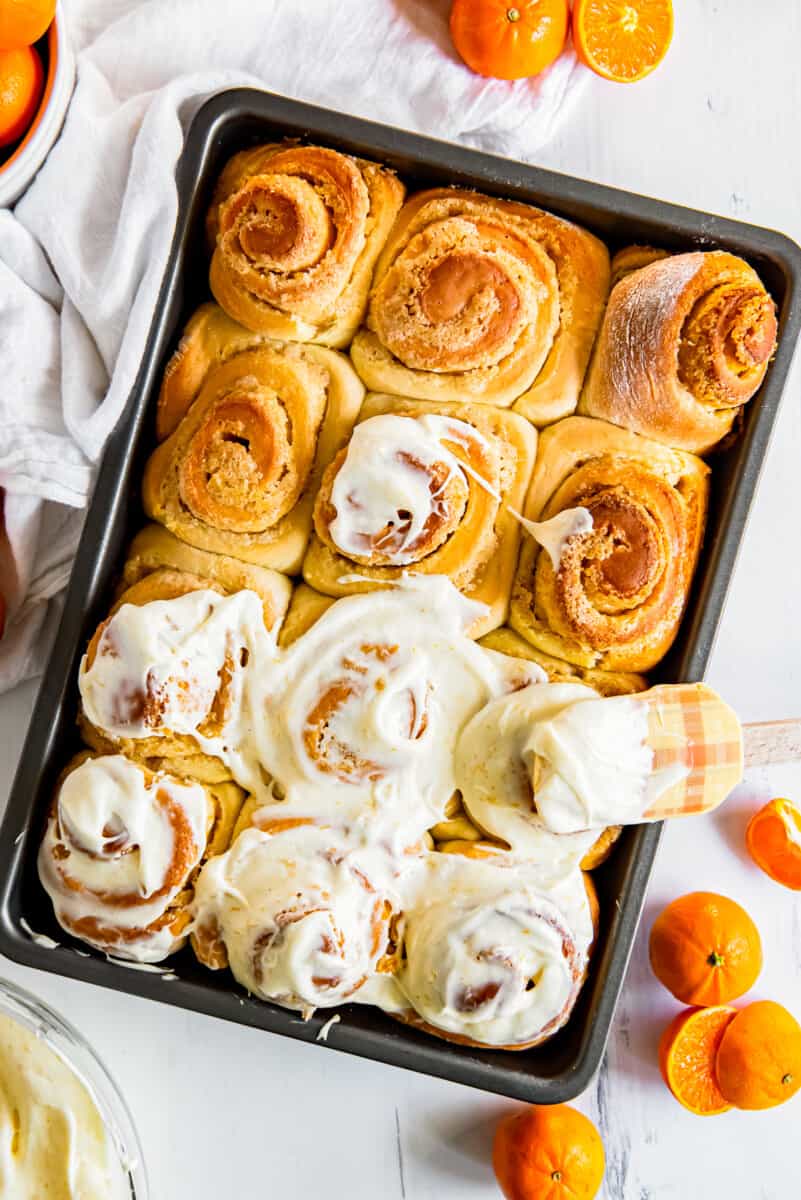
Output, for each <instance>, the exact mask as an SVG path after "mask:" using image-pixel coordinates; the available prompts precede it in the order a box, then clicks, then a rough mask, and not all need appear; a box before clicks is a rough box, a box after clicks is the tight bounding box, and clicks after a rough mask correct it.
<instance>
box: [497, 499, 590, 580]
mask: <svg viewBox="0 0 801 1200" xmlns="http://www.w3.org/2000/svg"><path fill="white" fill-rule="evenodd" d="M509 512H510V513H511V514H512V516H513V517H515V518H516V519H517V520H518V521H519V522H520V524H521V525H522V526H523V528H524V529H525V531H526V533H528V534H530V535H531V537H533V538H534V541H535V542H538V543H539V545H540V546H542V548H543V550H544V551H545V552H546V554H547V555H548V557H549V558H550V560H551V562H552V564H553V569H554V571H558V570H559V565H560V563H561V561H562V555H563V554H564V551H565V547H566V546H567V543H568V542H569V540H570V539H571V538H572V537H576V536H577V535H579V534H582V533H591V532H592V529H593V521H592V513H591V512H590V510H589V509H588V508H582V507H578V508H565V509H563V511H562V512H559V513H557V514H556V516H555V517H551V518H550V519H549V520H547V521H529V520H528V519H527V518H526V517H523V516H521V515H520V513H518V512H515V510H514V509H513V508H510V509H509Z"/></svg>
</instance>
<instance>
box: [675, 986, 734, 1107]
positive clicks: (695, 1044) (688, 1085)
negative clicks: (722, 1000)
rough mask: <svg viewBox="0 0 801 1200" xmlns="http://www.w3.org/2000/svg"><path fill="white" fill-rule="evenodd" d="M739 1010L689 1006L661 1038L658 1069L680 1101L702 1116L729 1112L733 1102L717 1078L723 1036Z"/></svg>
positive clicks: (724, 1007)
mask: <svg viewBox="0 0 801 1200" xmlns="http://www.w3.org/2000/svg"><path fill="white" fill-rule="evenodd" d="M736 1015H737V1010H736V1009H734V1008H728V1007H727V1006H725V1005H718V1006H716V1007H715V1008H687V1009H685V1010H684V1012H680V1013H679V1015H678V1016H677V1017H674V1018H673V1020H672V1021H671V1022H670V1024H669V1025H668V1027H667V1029H666V1030H665V1032H664V1033H663V1034H662V1037H661V1038H660V1040H659V1070H660V1071H661V1072H662V1078H663V1079H664V1081H665V1083H666V1084H667V1085H668V1087H669V1088H670V1090H671V1092H672V1093H673V1095H674V1096H675V1097H676V1099H677V1100H678V1102H679V1104H683V1105H684V1107H685V1108H688V1109H689V1110H690V1112H691V1113H696V1114H697V1115H698V1116H699V1117H712V1116H715V1115H716V1114H717V1113H722V1112H728V1110H729V1109H730V1108H731V1105H730V1104H729V1102H728V1101H727V1100H726V1098H725V1097H724V1096H723V1094H722V1093H721V1090H720V1088H719V1087H718V1084H717V1080H716V1079H715V1059H716V1057H717V1052H718V1047H719V1046H720V1042H721V1039H722V1037H723V1034H724V1033H725V1031H726V1029H727V1028H728V1026H729V1024H730V1022H731V1021H732V1020H733V1019H734V1017H735V1016H736Z"/></svg>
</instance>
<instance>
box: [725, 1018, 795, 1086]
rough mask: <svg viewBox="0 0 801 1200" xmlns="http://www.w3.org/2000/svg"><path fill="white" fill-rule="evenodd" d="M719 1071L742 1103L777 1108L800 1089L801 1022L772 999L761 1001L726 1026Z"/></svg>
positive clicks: (726, 1084)
mask: <svg viewBox="0 0 801 1200" xmlns="http://www.w3.org/2000/svg"><path fill="white" fill-rule="evenodd" d="M715 1073H716V1075H717V1080H718V1087H719V1088H720V1091H721V1093H722V1095H723V1096H724V1097H725V1099H726V1100H727V1101H728V1102H729V1104H733V1105H735V1107H737V1108H774V1107H775V1106H776V1105H777V1104H783V1103H784V1101H785V1100H789V1099H790V1097H791V1096H794V1095H795V1093H796V1092H797V1091H798V1089H799V1088H801V1025H799V1024H798V1021H796V1019H795V1017H794V1016H793V1015H792V1013H789V1012H788V1011H787V1009H786V1008H783V1007H782V1005H781V1004H774V1002H773V1001H772V1000H757V1001H756V1003H754V1004H749V1005H748V1007H747V1008H744V1009H742V1011H741V1012H738V1014H737V1016H736V1017H735V1018H734V1020H733V1021H732V1022H731V1023H730V1024H729V1025H727V1026H726V1030H725V1032H724V1034H723V1037H722V1038H721V1040H720V1045H719V1046H718V1053H717V1058H716V1059H715Z"/></svg>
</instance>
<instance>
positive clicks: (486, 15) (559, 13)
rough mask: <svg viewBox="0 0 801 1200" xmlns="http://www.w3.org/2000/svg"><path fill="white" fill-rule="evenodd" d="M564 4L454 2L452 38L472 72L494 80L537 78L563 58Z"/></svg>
mask: <svg viewBox="0 0 801 1200" xmlns="http://www.w3.org/2000/svg"><path fill="white" fill-rule="evenodd" d="M568 23H569V12H568V5H567V0H454V3H453V7H452V8H451V20H450V25H451V37H452V38H453V44H454V46H455V47H456V49H457V50H458V51H459V54H460V55H461V57H462V58H463V59H464V61H465V62H466V63H467V65H468V67H470V69H471V70H472V71H475V72H476V73H477V74H478V75H487V76H493V77H494V78H496V79H523V78H525V77H527V76H529V75H539V73H540V71H544V70H545V68H546V67H549V66H550V65H551V63H552V62H554V60H555V59H557V58H558V57H559V55H560V54H561V53H562V49H563V47H564V44H565V39H566V37H567V27H568Z"/></svg>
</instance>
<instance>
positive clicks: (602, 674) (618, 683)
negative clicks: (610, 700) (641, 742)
mask: <svg viewBox="0 0 801 1200" xmlns="http://www.w3.org/2000/svg"><path fill="white" fill-rule="evenodd" d="M290 603H291V602H290ZM481 645H482V646H486V647H487V649H488V650H497V651H498V652H499V653H500V654H508V655H509V656H510V657H511V658H525V659H527V660H528V661H529V662H534V663H536V664H537V666H538V667H542V669H543V671H545V672H546V674H547V675H548V682H549V683H586V684H587V687H591V688H594V689H595V691H596V692H598V693H599V695H601V696H627V695H630V694H631V693H632V692H644V691H645V689H646V688H647V687H648V681H647V680H646V679H645V676H643V675H638V674H636V673H635V672H634V671H599V670H597V669H596V668H594V667H581V666H577V665H576V663H571V662H566V661H565V659H562V658H554V656H553V655H552V654H546V653H545V651H544V650H540V649H538V648H537V647H536V646H533V645H532V644H531V642H528V641H526V639H525V638H524V637H522V636H521V635H520V634H519V633H516V632H515V630H514V629H509V628H508V626H503V628H501V629H493V630H492V632H491V633H488V634H487V635H486V637H483V638H481Z"/></svg>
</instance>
